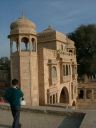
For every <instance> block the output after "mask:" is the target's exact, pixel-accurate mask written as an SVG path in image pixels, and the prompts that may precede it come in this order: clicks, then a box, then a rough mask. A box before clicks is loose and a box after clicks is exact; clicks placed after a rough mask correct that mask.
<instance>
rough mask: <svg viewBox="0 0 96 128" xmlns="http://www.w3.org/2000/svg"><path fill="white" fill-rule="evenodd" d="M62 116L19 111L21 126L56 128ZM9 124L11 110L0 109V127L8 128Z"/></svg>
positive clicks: (27, 127) (28, 127)
mask: <svg viewBox="0 0 96 128" xmlns="http://www.w3.org/2000/svg"><path fill="white" fill-rule="evenodd" d="M64 118H65V117H64V116H56V115H55V116H54V115H48V114H40V113H30V112H21V123H22V125H23V126H22V127H23V128H57V127H58V126H59V125H60V124H61V122H62V121H63V120H64ZM11 124H12V115H11V112H10V111H8V110H0V128H5V127H6V128H8V126H11Z"/></svg>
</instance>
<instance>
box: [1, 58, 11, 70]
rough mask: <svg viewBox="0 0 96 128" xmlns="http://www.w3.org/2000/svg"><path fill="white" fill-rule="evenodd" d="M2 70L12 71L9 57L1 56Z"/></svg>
mask: <svg viewBox="0 0 96 128" xmlns="http://www.w3.org/2000/svg"><path fill="white" fill-rule="evenodd" d="M0 70H8V71H10V60H9V58H8V57H1V58H0Z"/></svg>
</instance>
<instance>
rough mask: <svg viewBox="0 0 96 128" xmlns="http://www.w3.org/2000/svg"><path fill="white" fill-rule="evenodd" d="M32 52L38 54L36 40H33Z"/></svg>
mask: <svg viewBox="0 0 96 128" xmlns="http://www.w3.org/2000/svg"><path fill="white" fill-rule="evenodd" d="M32 51H33V52H36V41H35V39H34V38H32Z"/></svg>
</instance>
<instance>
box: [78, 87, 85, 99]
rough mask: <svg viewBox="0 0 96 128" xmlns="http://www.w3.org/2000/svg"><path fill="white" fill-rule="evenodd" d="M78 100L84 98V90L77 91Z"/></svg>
mask: <svg viewBox="0 0 96 128" xmlns="http://www.w3.org/2000/svg"><path fill="white" fill-rule="evenodd" d="M78 98H79V99H83V98H84V90H83V89H81V90H80V91H79V94H78Z"/></svg>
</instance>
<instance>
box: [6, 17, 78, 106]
mask: <svg viewBox="0 0 96 128" xmlns="http://www.w3.org/2000/svg"><path fill="white" fill-rule="evenodd" d="M10 29H11V30H10V35H9V36H8V37H9V38H10V55H11V79H13V78H17V79H19V81H20V87H21V89H22V90H23V92H24V95H25V99H26V101H27V105H32V106H35V105H46V104H58V103H66V104H69V105H72V104H73V102H76V97H77V62H76V52H75V46H74V42H73V41H72V40H70V39H68V37H67V36H66V35H64V34H63V33H60V32H58V31H55V30H54V29H53V28H52V27H51V26H49V27H48V28H47V29H45V30H44V31H43V32H40V33H37V32H36V26H35V24H34V23H32V22H31V21H30V20H28V19H26V18H25V17H21V18H20V19H18V20H17V21H15V22H13V23H12V24H11V26H10ZM22 44H23V46H22ZM14 46H15V48H14Z"/></svg>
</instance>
